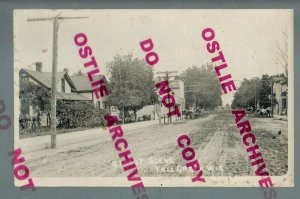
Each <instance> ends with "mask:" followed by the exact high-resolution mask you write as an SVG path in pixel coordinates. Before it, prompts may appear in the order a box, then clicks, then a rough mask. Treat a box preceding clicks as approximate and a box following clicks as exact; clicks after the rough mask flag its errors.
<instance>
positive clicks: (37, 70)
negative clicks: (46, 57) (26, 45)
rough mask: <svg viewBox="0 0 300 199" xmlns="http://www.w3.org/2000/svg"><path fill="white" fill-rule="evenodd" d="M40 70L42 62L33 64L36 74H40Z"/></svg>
mask: <svg viewBox="0 0 300 199" xmlns="http://www.w3.org/2000/svg"><path fill="white" fill-rule="evenodd" d="M42 69H43V63H42V62H36V63H35V70H36V72H39V73H41V72H42Z"/></svg>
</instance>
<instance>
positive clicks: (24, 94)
mask: <svg viewBox="0 0 300 199" xmlns="http://www.w3.org/2000/svg"><path fill="white" fill-rule="evenodd" d="M19 97H20V98H21V99H22V100H24V101H27V102H28V101H29V102H30V104H31V105H32V107H33V108H34V109H39V110H40V111H41V112H42V113H47V112H50V109H51V107H50V98H51V93H50V90H49V89H47V88H45V87H43V86H40V85H37V84H34V83H33V82H30V81H27V80H25V81H21V82H20V92H19ZM24 104H29V103H24ZM22 108H24V107H22Z"/></svg>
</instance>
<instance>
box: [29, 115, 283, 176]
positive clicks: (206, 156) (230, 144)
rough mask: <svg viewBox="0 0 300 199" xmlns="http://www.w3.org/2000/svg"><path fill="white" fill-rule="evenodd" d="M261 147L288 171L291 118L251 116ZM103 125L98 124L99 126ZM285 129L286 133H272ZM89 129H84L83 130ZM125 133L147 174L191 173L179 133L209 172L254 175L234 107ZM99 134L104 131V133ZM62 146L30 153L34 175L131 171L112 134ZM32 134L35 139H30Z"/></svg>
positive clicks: (275, 166)
mask: <svg viewBox="0 0 300 199" xmlns="http://www.w3.org/2000/svg"><path fill="white" fill-rule="evenodd" d="M248 119H249V120H250V122H251V124H252V129H253V132H254V134H255V135H256V137H257V142H258V145H259V146H260V147H261V148H262V154H263V157H264V159H265V162H266V165H267V168H268V170H269V171H270V174H271V175H283V174H285V173H286V172H287V122H285V121H279V120H275V119H270V118H248ZM97 130H98V129H95V131H97ZM279 130H281V136H279V137H276V138H273V137H274V135H276V134H277V132H278V131H279ZM83 133H84V132H83ZM124 133H125V136H124V137H125V138H126V139H127V140H128V143H129V149H130V150H131V152H132V155H133V156H134V159H135V162H136V163H137V166H138V169H139V173H140V175H141V176H144V177H159V176H190V175H191V172H190V171H188V170H187V169H186V167H185V166H184V164H185V162H184V160H183V158H182V156H181V149H180V148H179V147H178V146H177V138H178V137H179V136H180V135H182V134H188V135H189V136H190V137H191V146H192V147H193V148H194V149H195V150H196V157H197V159H198V160H199V162H200V164H201V166H202V167H203V169H204V173H205V176H233V175H239V176H242V175H254V174H253V169H252V168H251V166H250V164H249V160H248V157H247V153H246V151H245V149H244V146H243V144H242V142H241V137H240V135H239V133H238V130H237V128H236V126H235V124H234V119H233V116H232V115H231V114H230V112H227V113H218V114H214V115H209V116H207V117H205V118H200V119H196V120H182V121H178V122H176V123H173V124H166V125H158V124H150V125H148V126H144V127H143V128H133V129H132V128H131V129H129V130H126V125H125V126H124ZM99 134H100V133H99ZM95 135H96V136H95V137H94V138H92V139H91V140H90V141H84V142H79V143H76V144H75V145H74V144H73V145H74V146H76V147H75V149H74V146H73V147H72V148H69V149H68V147H67V148H66V149H63V150H50V149H45V150H41V151H34V152H28V153H26V154H25V157H26V159H27V160H26V164H27V165H28V166H29V168H30V172H31V175H32V176H33V177H71V176H72V177H95V176H103V177H110V176H112V177H116V176H126V175H127V174H126V173H125V172H123V169H122V167H121V166H120V164H119V162H118V161H119V158H118V155H117V152H116V151H115V149H114V146H113V142H112V140H111V137H110V135H109V133H108V131H106V132H102V134H101V135H98V134H95ZM28 139H30V138H28Z"/></svg>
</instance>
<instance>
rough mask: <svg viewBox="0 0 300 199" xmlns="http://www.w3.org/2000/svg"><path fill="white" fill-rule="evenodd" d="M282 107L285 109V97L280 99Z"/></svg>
mask: <svg viewBox="0 0 300 199" xmlns="http://www.w3.org/2000/svg"><path fill="white" fill-rule="evenodd" d="M282 109H286V98H283V99H282Z"/></svg>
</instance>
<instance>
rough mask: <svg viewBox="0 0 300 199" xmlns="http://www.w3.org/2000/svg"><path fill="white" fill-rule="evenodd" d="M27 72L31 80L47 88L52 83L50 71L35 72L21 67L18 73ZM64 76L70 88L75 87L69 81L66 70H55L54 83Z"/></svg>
mask: <svg viewBox="0 0 300 199" xmlns="http://www.w3.org/2000/svg"><path fill="white" fill-rule="evenodd" d="M24 72H25V73H27V74H28V75H29V76H30V77H31V78H32V79H33V80H35V81H36V82H38V83H39V84H41V85H43V86H45V87H46V88H48V89H51V87H52V85H51V83H52V72H36V71H32V70H27V69H21V70H20V74H22V73H24ZM63 77H65V78H66V80H67V81H68V83H69V84H70V86H71V88H73V89H76V87H75V85H74V83H73V82H72V81H71V79H70V77H69V75H68V73H67V72H57V73H56V84H58V83H59V81H60V80H61V79H62V78H63Z"/></svg>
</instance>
